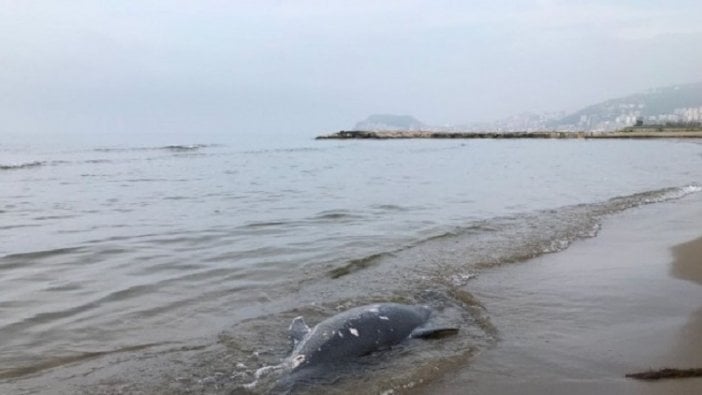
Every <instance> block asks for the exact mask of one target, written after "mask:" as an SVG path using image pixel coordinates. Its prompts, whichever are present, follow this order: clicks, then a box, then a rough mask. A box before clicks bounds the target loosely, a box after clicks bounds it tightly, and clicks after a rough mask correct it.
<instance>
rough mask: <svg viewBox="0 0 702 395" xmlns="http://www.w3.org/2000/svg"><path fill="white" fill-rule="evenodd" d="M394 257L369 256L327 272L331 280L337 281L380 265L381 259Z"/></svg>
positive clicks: (383, 254) (385, 253)
mask: <svg viewBox="0 0 702 395" xmlns="http://www.w3.org/2000/svg"><path fill="white" fill-rule="evenodd" d="M390 255H392V254H391V253H387V252H381V253H378V254H373V255H369V256H366V257H363V258H359V259H352V260H350V261H348V262H346V263H345V264H344V265H342V266H339V267H336V268H334V269H331V270H329V271H328V272H327V275H328V276H329V277H330V278H333V279H336V278H339V277H343V276H346V275H348V274H351V273H353V272H356V271H359V270H363V269H366V268H368V267H371V266H373V265H377V264H378V263H380V259H381V258H383V257H386V256H390Z"/></svg>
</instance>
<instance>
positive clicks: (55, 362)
mask: <svg viewBox="0 0 702 395" xmlns="http://www.w3.org/2000/svg"><path fill="white" fill-rule="evenodd" d="M172 343H173V342H160V343H147V344H138V345H134V346H128V347H123V348H118V349H115V350H109V351H91V352H78V353H75V354H73V355H64V356H57V357H50V358H45V359H43V360H41V361H38V362H36V363H34V364H32V365H26V366H20V367H13V368H6V369H0V379H12V378H18V377H23V376H27V375H31V374H35V373H38V372H41V371H43V370H47V369H52V368H56V367H59V366H64V365H68V364H72V363H76V362H81V361H85V360H88V359H93V358H98V357H102V356H106V355H111V354H118V353H126V352H133V351H142V350H146V349H149V348H153V347H158V346H163V345H168V344H172Z"/></svg>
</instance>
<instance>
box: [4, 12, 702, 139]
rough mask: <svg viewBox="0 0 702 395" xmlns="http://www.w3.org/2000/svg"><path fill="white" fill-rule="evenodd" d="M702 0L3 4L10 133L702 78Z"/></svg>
mask: <svg viewBox="0 0 702 395" xmlns="http://www.w3.org/2000/svg"><path fill="white" fill-rule="evenodd" d="M700 18H702V1H699V0H690V1H674V0H671V1H649V0H641V1H618V2H616V1H566V0H563V1H558V0H543V1H514V0H512V1H500V0H487V1H440V0H426V1H421V0H416V1H412V0H406V1H399V0H397V1H393V0H382V1H380V0H368V1H366V0H354V1H312V0H309V1H305V0H299V1H293V0H290V1H264V0H257V1H207V0H197V1H195V0H193V1H172V0H170V1H149V0H139V1H123V0H114V1H112V0H110V1H108V0H103V1H99V0H89V1H78V0H70V1H60V0H45V1H30V0H13V1H7V0H0V89H2V95H0V133H2V132H6V131H7V132H21V133H25V132H51V133H64V132H71V131H77V132H90V133H140V132H159V133H168V132H180V133H182V132H185V133H199V132H201V131H210V132H222V133H232V134H235V133H245V132H270V131H277V132H286V133H300V134H306V135H310V134H312V135H314V134H317V133H319V132H326V131H336V130H338V129H342V128H349V127H352V126H353V125H354V124H355V123H356V121H359V120H361V119H363V118H365V117H366V116H367V115H369V114H371V113H395V114H410V115H414V116H415V117H417V118H419V119H420V120H422V121H424V122H426V123H430V124H436V125H442V124H458V123H466V122H471V121H484V120H493V119H497V118H502V117H505V116H509V115H513V114H516V113H520V112H526V111H534V112H541V111H559V110H566V111H572V110H576V109H578V108H579V107H581V106H584V105H588V104H592V103H594V102H597V101H601V100H605V99H608V98H613V97H617V96H622V95H626V94H630V93H635V92H638V91H643V90H646V89H648V88H651V87H656V86H666V85H672V84H676V83H685V82H694V81H700V80H702V50H701V48H702V23H700V22H702V20H701V19H700Z"/></svg>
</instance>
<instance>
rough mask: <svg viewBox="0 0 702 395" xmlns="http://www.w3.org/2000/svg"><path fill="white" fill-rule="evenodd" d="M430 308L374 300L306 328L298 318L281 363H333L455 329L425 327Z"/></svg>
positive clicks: (294, 368)
mask: <svg viewBox="0 0 702 395" xmlns="http://www.w3.org/2000/svg"><path fill="white" fill-rule="evenodd" d="M430 316H431V309H429V307H427V306H422V305H405V304H399V303H378V304H372V305H367V306H360V307H356V308H353V309H350V310H346V311H344V312H342V313H339V314H337V315H335V316H332V317H329V318H327V319H326V320H324V321H322V322H320V323H319V324H317V325H316V326H315V327H314V328H312V329H310V328H309V327H308V326H307V324H305V321H304V319H303V318H302V317H296V318H295V319H293V321H292V323H291V324H290V327H289V334H290V338H291V340H292V342H293V351H292V354H291V355H290V357H288V358H287V359H286V361H285V362H284V363H285V364H286V365H287V368H288V369H290V370H291V371H293V372H294V371H298V370H300V369H303V368H306V367H310V366H319V365H322V364H327V363H336V362H339V361H343V360H349V359H352V358H354V357H360V356H363V355H366V354H370V353H372V352H374V351H377V350H381V349H385V348H389V347H391V346H393V345H396V344H398V343H400V342H402V341H404V340H406V339H408V338H439V337H444V336H447V335H452V334H455V333H456V332H458V329H457V328H431V327H427V326H425V325H426V323H427V321H428V320H429V317H430Z"/></svg>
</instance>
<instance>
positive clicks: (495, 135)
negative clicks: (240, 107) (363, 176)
mask: <svg viewBox="0 0 702 395" xmlns="http://www.w3.org/2000/svg"><path fill="white" fill-rule="evenodd" d="M666 138H667V139H678V138H702V129H680V130H678V129H663V130H655V129H653V130H652V129H624V130H619V131H614V132H585V131H578V132H559V131H535V132H433V131H423V130H418V131H396V130H395V131H393V130H387V131H365V130H341V131H338V132H336V133H332V134H327V135H321V136H317V137H315V140H400V139H666Z"/></svg>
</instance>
